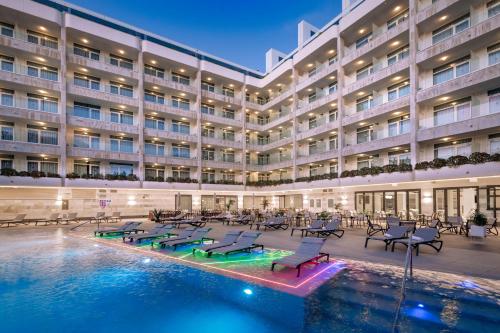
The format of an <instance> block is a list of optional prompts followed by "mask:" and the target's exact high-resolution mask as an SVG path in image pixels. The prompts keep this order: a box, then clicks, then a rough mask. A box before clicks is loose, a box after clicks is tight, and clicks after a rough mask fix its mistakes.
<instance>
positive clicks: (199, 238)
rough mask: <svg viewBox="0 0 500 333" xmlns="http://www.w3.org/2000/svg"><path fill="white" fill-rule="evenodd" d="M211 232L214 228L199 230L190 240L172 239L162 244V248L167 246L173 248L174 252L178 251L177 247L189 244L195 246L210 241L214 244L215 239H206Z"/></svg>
mask: <svg viewBox="0 0 500 333" xmlns="http://www.w3.org/2000/svg"><path fill="white" fill-rule="evenodd" d="M210 230H212V228H198V229H196V230H195V231H194V232H193V233H192V234H191V236H189V237H188V238H184V239H172V241H165V242H162V243H161V246H162V247H166V246H169V247H173V248H174V251H175V250H176V249H177V246H180V245H188V244H195V243H198V244H203V242H204V241H206V240H210V241H212V243H213V242H214V240H213V238H208V237H205V236H206V235H207V234H208V232H209V231H210Z"/></svg>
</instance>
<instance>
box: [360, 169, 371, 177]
mask: <svg viewBox="0 0 500 333" xmlns="http://www.w3.org/2000/svg"><path fill="white" fill-rule="evenodd" d="M358 171H359V174H360V175H361V176H366V175H369V174H370V168H368V167H364V168H361V169H359V170H358Z"/></svg>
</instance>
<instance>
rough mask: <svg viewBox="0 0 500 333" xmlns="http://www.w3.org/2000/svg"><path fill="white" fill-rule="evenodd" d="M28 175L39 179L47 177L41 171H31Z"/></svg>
mask: <svg viewBox="0 0 500 333" xmlns="http://www.w3.org/2000/svg"><path fill="white" fill-rule="evenodd" d="M29 175H30V176H31V177H33V178H41V177H46V176H47V175H46V174H45V172H43V171H31V172H30V173H29Z"/></svg>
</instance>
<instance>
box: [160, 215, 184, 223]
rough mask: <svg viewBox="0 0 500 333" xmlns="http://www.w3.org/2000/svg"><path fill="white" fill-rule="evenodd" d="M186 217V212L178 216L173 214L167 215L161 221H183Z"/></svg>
mask: <svg viewBox="0 0 500 333" xmlns="http://www.w3.org/2000/svg"><path fill="white" fill-rule="evenodd" d="M184 217H186V213H180V214H178V215H176V216H173V217H167V218H163V219H161V222H162V223H165V222H166V223H168V222H176V221H181V220H183V219H184Z"/></svg>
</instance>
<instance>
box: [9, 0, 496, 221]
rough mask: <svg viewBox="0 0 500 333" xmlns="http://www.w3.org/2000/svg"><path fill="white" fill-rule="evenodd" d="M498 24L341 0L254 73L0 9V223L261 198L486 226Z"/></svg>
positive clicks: (37, 10)
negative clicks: (321, 22)
mask: <svg viewBox="0 0 500 333" xmlns="http://www.w3.org/2000/svg"><path fill="white" fill-rule="evenodd" d="M499 13H500V1H499V0H492V1H488V0H395V1H383V0H365V1H361V0H359V1H352V0H351V1H348V0H343V11H342V13H341V14H340V15H338V16H337V17H336V18H334V19H333V20H331V21H330V22H329V23H328V24H326V25H325V26H324V27H322V28H316V27H314V26H313V25H311V24H309V23H308V22H305V21H302V22H300V23H299V25H298V38H297V39H298V41H297V42H298V43H297V48H296V49H295V50H293V51H292V52H290V53H288V54H285V53H282V52H280V51H278V50H274V49H271V50H269V51H268V52H267V53H266V72H265V73H262V72H258V71H254V70H251V69H248V68H245V67H243V66H240V65H237V64H234V63H232V62H229V61H226V60H224V59H220V58H218V57H216V56H213V55H210V54H207V53H204V52H202V51H199V50H196V49H194V48H191V47H189V46H185V45H182V44H179V43H177V42H174V41H171V40H168V39H166V38H164V37H161V36H158V35H155V34H153V33H150V32H147V31H143V30H141V29H139V28H136V27H132V26H130V25H128V24H126V23H123V22H119V21H116V20H114V19H111V18H108V17H104V16H102V15H99V14H96V13H93V12H90V11H88V10H85V9H82V8H79V7H77V6H74V5H71V4H67V3H64V2H60V1H50V0H36V1H30V0H0V62H1V68H0V93H1V103H0V127H1V137H0V163H1V168H2V176H0V186H1V187H0V199H1V200H0V212H1V215H2V216H3V215H9V214H10V215H11V214H13V213H17V212H21V211H22V212H27V213H28V214H34V215H40V214H46V212H47V211H49V210H52V211H58V210H61V209H62V210H63V211H78V212H79V213H80V214H81V215H85V214H86V216H88V215H91V213H89V212H90V211H97V210H99V209H100V208H102V207H104V208H105V209H109V210H119V211H122V213H123V214H124V215H136V214H144V213H145V212H147V210H149V209H152V208H164V209H174V208H176V209H193V210H199V209H224V208H225V207H226V206H228V205H229V206H230V207H231V208H232V209H236V208H238V209H241V208H262V206H261V205H260V203H261V202H262V200H263V199H265V198H267V200H269V202H270V203H271V207H275V208H306V209H312V210H317V211H321V210H332V209H334V208H341V209H349V210H357V211H386V212H390V213H398V214H401V215H402V216H403V217H406V218H409V217H412V216H410V215H411V214H413V215H416V214H418V213H426V214H429V213H431V212H433V211H436V212H440V213H442V214H443V215H445V216H453V215H464V214H467V213H468V212H469V211H470V210H471V209H473V208H475V207H479V209H480V210H481V211H483V212H485V213H486V214H487V215H492V216H498V214H499V212H498V211H497V210H500V164H499V163H498V161H499V155H498V154H499V153H500V16H499V15H498V14H499ZM165 34H166V35H168V31H166V32H165ZM479 153H487V155H486V154H479ZM495 154H496V155H495ZM457 155H460V156H464V157H465V158H450V157H453V156H457ZM471 155H472V156H471ZM427 162H431V163H427ZM32 176H35V177H32ZM28 217H29V216H28Z"/></svg>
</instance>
